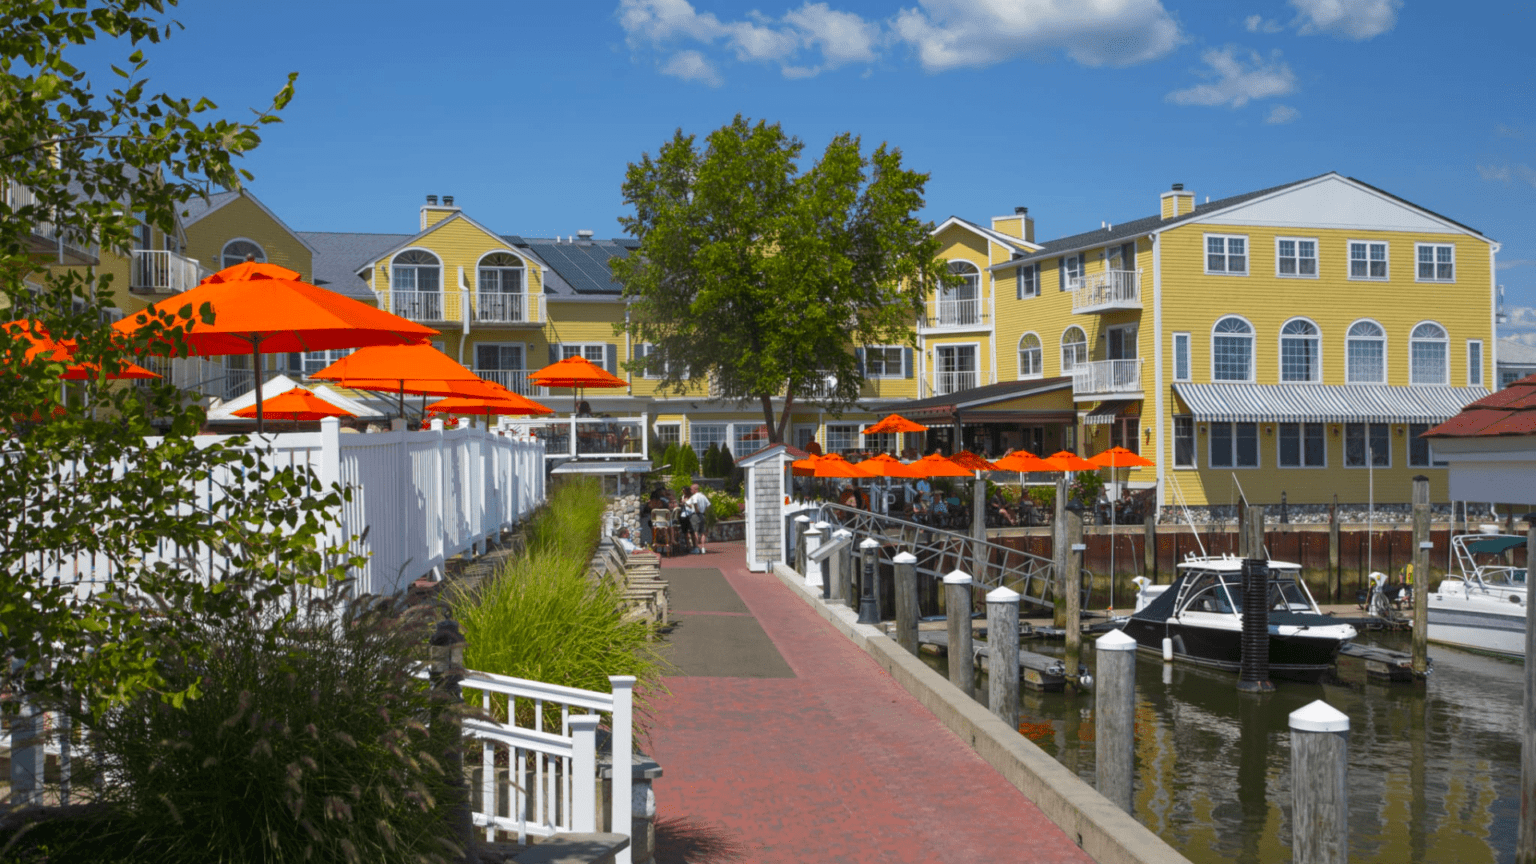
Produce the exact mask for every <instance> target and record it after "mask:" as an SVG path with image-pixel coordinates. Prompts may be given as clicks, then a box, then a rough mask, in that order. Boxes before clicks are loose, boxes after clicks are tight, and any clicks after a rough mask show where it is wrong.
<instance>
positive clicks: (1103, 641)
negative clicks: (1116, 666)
mask: <svg viewBox="0 0 1536 864" xmlns="http://www.w3.org/2000/svg"><path fill="white" fill-rule="evenodd" d="M1093 650H1095V651H1135V650H1136V640H1135V639H1132V638H1131V637H1130V636H1127V635H1125V631H1124V630H1111V631H1109V632H1108V633H1105V634H1104V635H1103V636H1100V637H1099V638H1097V639H1095V640H1093Z"/></svg>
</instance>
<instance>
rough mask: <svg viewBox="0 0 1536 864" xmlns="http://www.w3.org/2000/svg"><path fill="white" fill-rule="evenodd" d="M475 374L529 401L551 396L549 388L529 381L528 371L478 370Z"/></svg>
mask: <svg viewBox="0 0 1536 864" xmlns="http://www.w3.org/2000/svg"><path fill="white" fill-rule="evenodd" d="M475 374H476V375H479V376H480V377H481V378H484V379H485V380H487V381H491V382H494V383H496V384H500V385H501V386H503V387H505V388H507V389H508V390H511V391H512V392H513V393H516V394H517V395H519V396H527V397H528V398H529V399H537V398H539V397H541V396H548V395H549V388H548V387H540V386H539V385H537V384H534V383H533V382H531V381H529V380H528V370H527V369H476V370H475Z"/></svg>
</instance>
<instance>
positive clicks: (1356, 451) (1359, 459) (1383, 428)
mask: <svg viewBox="0 0 1536 864" xmlns="http://www.w3.org/2000/svg"><path fill="white" fill-rule="evenodd" d="M1390 432H1391V429H1390V428H1389V427H1388V426H1387V424H1385V423H1345V424H1344V467H1345V468H1364V467H1366V455H1367V454H1369V455H1370V459H1371V466H1372V467H1375V468H1391V467H1392V436H1391V434H1390Z"/></svg>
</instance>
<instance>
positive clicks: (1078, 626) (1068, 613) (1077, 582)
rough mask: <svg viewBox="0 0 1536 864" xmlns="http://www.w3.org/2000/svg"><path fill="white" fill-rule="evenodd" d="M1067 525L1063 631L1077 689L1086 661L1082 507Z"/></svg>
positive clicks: (1068, 664)
mask: <svg viewBox="0 0 1536 864" xmlns="http://www.w3.org/2000/svg"><path fill="white" fill-rule="evenodd" d="M1062 522H1064V523H1065V524H1064V525H1063V529H1064V531H1065V538H1066V539H1065V542H1064V544H1063V545H1064V546H1065V547H1066V550H1067V568H1066V580H1065V581H1066V587H1065V588H1064V589H1063V594H1062V601H1063V602H1062V603H1061V604H1060V605H1061V607H1062V608H1063V611H1064V613H1065V614H1064V616H1063V617H1064V621H1063V623H1062V625H1061V626H1062V628H1063V629H1064V630H1065V631H1066V641H1067V645H1066V655H1065V656H1064V658H1063V665H1064V666H1065V667H1066V670H1067V687H1068V688H1069V689H1076V688H1077V686H1078V685H1077V670H1078V668H1079V667H1080V666H1081V665H1082V659H1083V626H1082V619H1083V610H1082V598H1083V553H1084V552H1085V551H1086V550H1087V547H1086V546H1085V545H1084V544H1083V510H1082V508H1081V507H1072V508H1070V509H1068V510H1067V511H1066V516H1065V518H1064V519H1063V520H1062Z"/></svg>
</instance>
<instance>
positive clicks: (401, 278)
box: [389, 249, 442, 291]
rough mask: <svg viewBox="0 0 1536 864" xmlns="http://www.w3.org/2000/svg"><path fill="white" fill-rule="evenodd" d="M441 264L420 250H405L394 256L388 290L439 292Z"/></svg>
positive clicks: (429, 254)
mask: <svg viewBox="0 0 1536 864" xmlns="http://www.w3.org/2000/svg"><path fill="white" fill-rule="evenodd" d="M441 277H442V264H441V263H440V262H439V261H438V260H437V256H436V255H433V254H432V253H431V252H427V251H424V250H422V249H407V250H405V251H404V252H401V253H400V254H399V255H396V256H395V261H394V265H393V274H392V275H391V277H390V282H389V285H390V288H391V289H392V290H395V291H439V290H441V288H442V278H441Z"/></svg>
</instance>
